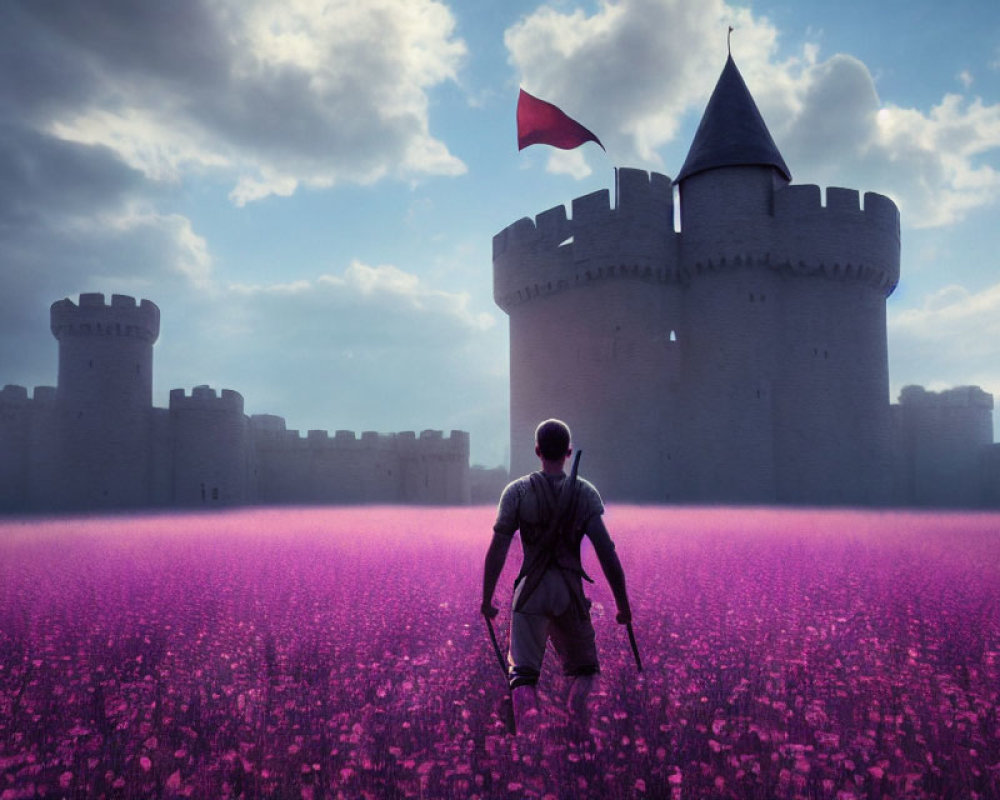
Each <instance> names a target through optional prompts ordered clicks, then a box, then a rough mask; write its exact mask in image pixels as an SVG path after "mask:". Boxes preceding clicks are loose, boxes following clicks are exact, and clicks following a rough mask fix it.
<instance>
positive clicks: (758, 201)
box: [493, 58, 899, 504]
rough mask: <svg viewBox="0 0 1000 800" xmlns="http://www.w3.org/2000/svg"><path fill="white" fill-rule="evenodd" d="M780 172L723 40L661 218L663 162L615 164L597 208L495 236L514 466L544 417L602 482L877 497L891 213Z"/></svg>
mask: <svg viewBox="0 0 1000 800" xmlns="http://www.w3.org/2000/svg"><path fill="white" fill-rule="evenodd" d="M790 180H791V175H790V172H789V170H788V168H787V166H786V165H785V162H784V160H783V159H782V157H781V154H780V153H779V152H778V150H777V147H776V146H775V144H774V141H773V139H772V138H771V135H770V133H769V132H768V130H767V127H766V125H765V124H764V121H763V119H762V118H761V115H760V112H759V111H758V109H757V106H756V104H755V103H754V101H753V98H752V97H751V96H750V93H749V91H748V89H747V87H746V84H745V83H744V81H743V78H742V77H741V75H740V73H739V71H738V70H737V68H736V65H735V63H734V62H733V60H732V58H729V59H728V60H727V62H726V65H725V68H724V69H723V72H722V75H721V77H720V78H719V81H718V84H717V85H716V88H715V91H714V92H713V94H712V97H711V99H710V100H709V103H708V106H707V108H706V110H705V114H704V116H703V118H702V120H701V124H700V125H699V127H698V131H697V133H696V135H695V139H694V142H693V144H692V146H691V149H690V152H689V154H688V157H687V160H686V161H685V163H684V166H683V167H682V169H681V172H680V174H679V175H678V177H677V180H676V181H675V183H676V184H677V185H678V187H679V197H680V201H679V202H680V220H681V230H680V232H676V231H675V230H674V223H673V220H674V209H673V191H672V185H671V182H670V180H669V179H668V178H667V177H665V176H663V175H657V174H652V175H648V174H647V173H645V172H642V171H639V170H631V169H621V170H618V173H617V183H618V186H617V193H616V194H617V204H616V207H614V208H612V207H611V204H610V199H609V196H608V192H607V191H601V192H596V193H594V194H591V195H587V196H586V197H582V198H578V199H576V200H574V201H573V209H572V217H571V218H567V216H566V212H565V209H564V208H563V207H562V206H557V207H556V208H554V209H551V210H549V211H546V212H544V213H542V214H540V215H539V216H538V217H537V218H536V219H535V220H531V219H522V220H519V221H518V222H516V223H514V224H513V225H511V226H510V227H508V228H506V229H505V230H503V231H501V232H500V233H499V234H497V235H496V236H495V237H494V241H493V265H494V296H495V300H496V302H497V304H498V305H499V306H500V307H501V308H502V309H503V310H504V311H505V312H506V313H507V314H508V315H509V317H510V354H511V355H510V357H511V363H510V370H511V388H510V391H511V397H510V407H511V461H512V464H511V467H512V472H513V473H515V474H519V473H522V472H527V471H529V470H530V469H532V468H534V466H535V459H534V455H533V452H532V439H531V437H532V432H533V430H534V426H535V425H536V424H537V423H538V422H539V421H540V420H542V419H545V418H546V417H550V416H558V417H563V418H564V419H566V421H567V422H569V423H570V425H571V427H572V428H573V432H574V439H575V441H576V444H577V445H578V446H579V447H581V448H582V449H584V450H585V451H586V453H587V457H586V464H587V467H586V474H587V475H588V477H591V478H593V479H594V480H595V482H596V483H597V485H598V486H599V487H601V489H602V491H604V492H605V493H606V494H607V495H608V496H609V497H610V498H613V499H614V500H629V501H640V502H664V501H671V502H694V503H704V502H751V503H775V502H777V503H805V504H808V503H838V504H883V503H889V502H890V501H891V499H892V489H893V479H892V441H891V424H890V416H889V414H890V410H889V409H890V407H889V396H888V395H889V379H888V366H887V347H886V321H885V300H886V297H887V296H888V295H889V294H890V293H891V292H892V290H893V289H894V288H895V286H896V283H897V281H898V278H899V214H898V211H897V209H896V206H895V205H894V204H893V203H892V202H891V201H890V200H889V199H888V198H886V197H883V196H881V195H877V194H870V193H869V194H866V195H865V197H864V206H863V207H862V206H861V203H860V200H859V196H858V193H857V192H856V191H852V190H847V189H837V188H831V189H828V190H827V192H826V205H825V206H824V205H823V204H822V202H821V192H820V189H819V187H817V186H791V185H789V182H790Z"/></svg>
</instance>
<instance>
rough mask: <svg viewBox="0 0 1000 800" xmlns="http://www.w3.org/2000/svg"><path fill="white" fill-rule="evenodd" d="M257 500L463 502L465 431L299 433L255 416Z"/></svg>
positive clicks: (281, 422)
mask: <svg viewBox="0 0 1000 800" xmlns="http://www.w3.org/2000/svg"><path fill="white" fill-rule="evenodd" d="M250 427H251V432H252V437H253V442H254V449H255V452H256V454H257V461H256V468H257V485H258V486H259V491H260V502H262V503H283V504H288V503H298V504H317V503H413V504H429V503H430V504H454V505H460V504H466V503H468V502H469V478H468V463H469V436H468V434H467V433H465V432H464V431H452V432H451V435H450V436H448V437H445V436H444V435H443V433H442V432H441V431H433V430H425V431H422V432H421V433H420V436H419V438H418V437H417V435H416V434H415V433H414V432H413V431H403V432H401V433H390V434H380V433H377V432H375V431H364V432H363V433H362V434H361V436H360V437H358V436H357V435H356V434H355V433H354V432H353V431H346V430H338V431H336V432H335V433H334V435H333V436H330V434H329V433H328V432H327V431H323V430H311V431H309V432H308V433H307V434H306V435H305V436H302V435H301V434H300V432H299V431H297V430H288V429H286V427H285V420H284V419H283V418H281V417H277V416H274V415H265V414H262V415H254V416H253V417H252V418H251V420H250Z"/></svg>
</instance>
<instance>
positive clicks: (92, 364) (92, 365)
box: [87, 359, 94, 369]
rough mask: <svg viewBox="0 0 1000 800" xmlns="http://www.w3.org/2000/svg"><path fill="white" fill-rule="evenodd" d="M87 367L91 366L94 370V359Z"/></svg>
mask: <svg viewBox="0 0 1000 800" xmlns="http://www.w3.org/2000/svg"><path fill="white" fill-rule="evenodd" d="M87 366H89V367H90V368H91V369H93V368H94V359H90V363H89V364H88V365H87Z"/></svg>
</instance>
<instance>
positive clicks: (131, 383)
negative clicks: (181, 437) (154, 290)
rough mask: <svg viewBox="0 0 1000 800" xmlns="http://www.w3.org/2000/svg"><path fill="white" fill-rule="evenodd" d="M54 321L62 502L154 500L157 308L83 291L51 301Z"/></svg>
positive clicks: (122, 504)
mask: <svg viewBox="0 0 1000 800" xmlns="http://www.w3.org/2000/svg"><path fill="white" fill-rule="evenodd" d="M50 319H51V328H52V335H53V336H55V337H56V339H57V340H58V342H59V373H58V374H59V378H58V388H57V389H56V393H55V409H54V411H55V433H56V439H55V448H56V452H57V453H58V459H57V463H56V467H55V475H54V476H53V477H54V479H55V482H56V483H57V485H58V487H59V488H58V489H57V490H56V492H55V494H56V496H57V497H58V498H59V506H61V507H65V508H80V507H91V508H127V507H130V506H143V505H149V503H150V500H151V499H152V498H151V497H150V495H149V483H150V466H151V464H150V460H149V449H148V442H149V441H150V435H151V423H152V407H153V344H154V343H155V342H156V339H157V337H158V336H159V335H160V310H159V308H157V307H156V306H155V305H154V304H153V303H151V302H150V301H148V300H143V301H142V302H141V303H139V304H136V302H135V300H134V299H133V298H131V297H126V296H123V295H117V294H116V295H113V296H112V298H111V303H110V305H107V304H105V302H104V295H101V294H82V295H80V304H79V305H76V304H74V303H73V302H72V301H70V300H60V301H57V302H55V303H53V304H52V308H51V312H50ZM98 464H99V465H101V467H100V468H99V469H97V468H95V465H98Z"/></svg>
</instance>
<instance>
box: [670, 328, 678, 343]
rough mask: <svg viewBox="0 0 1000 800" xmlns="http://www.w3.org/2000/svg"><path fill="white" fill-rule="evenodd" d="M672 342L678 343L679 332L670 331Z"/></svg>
mask: <svg viewBox="0 0 1000 800" xmlns="http://www.w3.org/2000/svg"><path fill="white" fill-rule="evenodd" d="M670 341H671V342H676V341H677V331H675V330H671V331H670Z"/></svg>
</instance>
